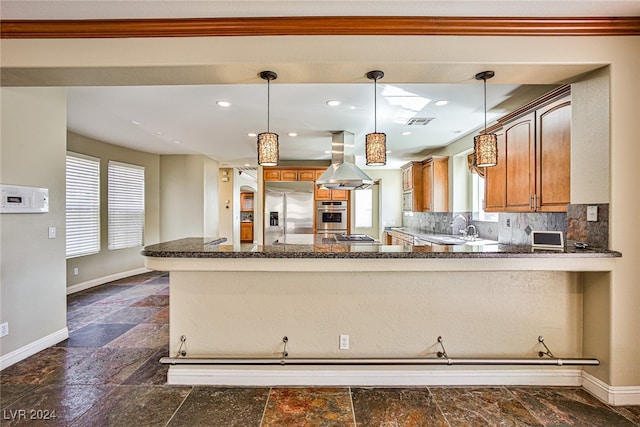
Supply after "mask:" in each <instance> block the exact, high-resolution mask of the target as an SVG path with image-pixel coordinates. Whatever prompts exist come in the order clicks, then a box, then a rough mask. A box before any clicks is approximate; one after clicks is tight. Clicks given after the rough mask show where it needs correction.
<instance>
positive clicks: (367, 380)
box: [167, 365, 582, 387]
mask: <svg viewBox="0 0 640 427" xmlns="http://www.w3.org/2000/svg"><path fill="white" fill-rule="evenodd" d="M167 382H168V383H169V384H174V385H219V386H222V385H224V386H381V387H385V386H462V385H465V386H474V385H478V386H480V385H483V386H488V385H541V386H574V387H579V386H580V385H581V383H582V370H581V369H562V370H539V369H524V370H481V371H470V370H432V371H427V370H366V369H362V370H353V369H352V370H337V369H327V370H324V369H322V370H321V369H318V370H309V369H306V370H303V369H295V368H288V367H281V368H279V369H278V368H276V369H220V368H214V367H202V366H199V367H192V366H184V365H182V366H175V365H174V366H170V367H169V372H168V375H167Z"/></svg>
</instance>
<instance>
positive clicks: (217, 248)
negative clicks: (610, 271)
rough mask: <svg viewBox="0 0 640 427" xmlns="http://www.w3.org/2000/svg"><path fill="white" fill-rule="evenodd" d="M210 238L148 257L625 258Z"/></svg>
mask: <svg viewBox="0 0 640 427" xmlns="http://www.w3.org/2000/svg"><path fill="white" fill-rule="evenodd" d="M217 242H218V241H217V240H214V239H206V238H196V237H191V238H185V239H179V240H173V241H170V242H164V243H159V244H156V245H150V246H147V247H145V248H144V249H143V250H142V255H144V256H146V257H161V258H616V257H621V256H622V254H621V253H620V252H616V251H610V250H607V249H599V248H587V249H578V248H575V247H572V246H568V247H566V248H565V250H562V251H558V250H541V249H535V250H534V249H532V248H531V246H515V245H431V246H412V245H381V244H379V243H357V244H344V243H330V244H327V243H322V240H321V239H317V242H316V243H314V244H273V245H255V244H249V243H243V244H240V245H225V244H224V242H223V243H221V244H220V243H217Z"/></svg>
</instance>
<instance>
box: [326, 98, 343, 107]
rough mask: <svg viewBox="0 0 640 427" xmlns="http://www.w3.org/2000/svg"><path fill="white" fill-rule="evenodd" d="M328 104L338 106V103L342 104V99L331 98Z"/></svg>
mask: <svg viewBox="0 0 640 427" xmlns="http://www.w3.org/2000/svg"><path fill="white" fill-rule="evenodd" d="M327 105H328V106H329V107H337V106H338V105H340V101H336V100H335V99H330V100H329V101H327Z"/></svg>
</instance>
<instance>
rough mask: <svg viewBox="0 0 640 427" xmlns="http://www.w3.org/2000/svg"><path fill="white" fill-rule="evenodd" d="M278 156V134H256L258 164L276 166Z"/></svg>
mask: <svg viewBox="0 0 640 427" xmlns="http://www.w3.org/2000/svg"><path fill="white" fill-rule="evenodd" d="M278 156H279V152H278V134H277V133H273V132H263V133H260V134H258V164H259V165H262V166H277V165H278Z"/></svg>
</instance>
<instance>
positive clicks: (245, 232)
mask: <svg viewBox="0 0 640 427" xmlns="http://www.w3.org/2000/svg"><path fill="white" fill-rule="evenodd" d="M240 241H242V242H253V223H250V222H242V223H240Z"/></svg>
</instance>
